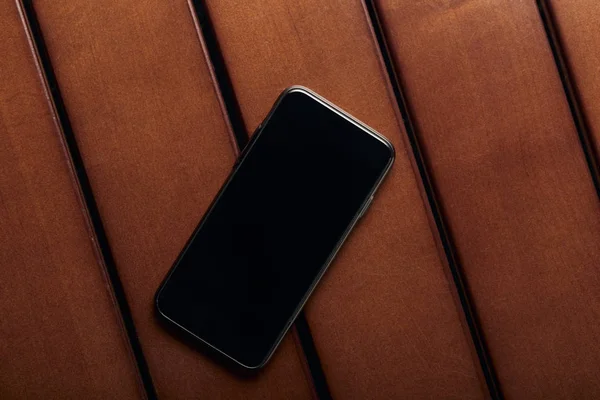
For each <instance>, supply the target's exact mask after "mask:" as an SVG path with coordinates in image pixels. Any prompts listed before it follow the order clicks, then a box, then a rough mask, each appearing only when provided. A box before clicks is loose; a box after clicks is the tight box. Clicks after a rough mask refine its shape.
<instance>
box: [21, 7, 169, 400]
mask: <svg viewBox="0 0 600 400" xmlns="http://www.w3.org/2000/svg"><path fill="white" fill-rule="evenodd" d="M23 9H24V11H25V16H26V18H27V23H28V25H29V29H30V30H31V34H32V37H33V41H34V44H35V47H36V49H37V52H38V54H39V61H40V63H41V66H42V69H43V72H44V76H45V78H46V81H47V84H48V87H49V89H50V94H51V96H52V100H53V102H54V104H55V107H56V114H57V118H58V122H59V124H60V126H61V127H62V133H63V136H64V139H65V143H66V144H67V148H68V151H69V154H70V156H71V162H72V163H73V166H74V167H75V174H76V176H77V180H78V182H79V186H80V188H81V191H82V193H83V199H84V202H85V206H86V208H87V211H88V213H89V215H90V219H91V223H92V227H93V229H94V233H95V236H96V239H97V240H98V246H99V248H100V251H101V253H102V258H103V259H104V264H105V265H106V271H107V274H108V277H109V279H110V283H111V285H112V289H113V293H114V295H115V299H116V302H117V305H118V307H119V311H120V314H121V317H122V319H123V324H124V327H125V331H126V334H127V338H128V339H129V344H130V346H131V349H132V352H133V355H134V357H135V362H136V364H137V367H138V370H139V373H140V377H141V380H142V384H143V386H144V389H145V391H146V396H147V398H148V399H151V400H153V399H156V398H157V395H156V390H155V388H154V384H153V382H152V376H151V375H150V369H149V368H148V363H147V362H146V358H145V356H144V353H143V351H142V346H141V344H140V341H139V338H138V335H137V332H136V329H135V325H134V322H133V317H132V315H131V309H130V307H129V304H128V303H127V299H126V296H125V290H124V289H123V284H122V282H121V279H120V277H119V274H118V271H117V268H116V264H115V260H114V257H113V255H112V251H111V249H110V246H109V243H108V238H107V236H106V231H105V230H104V225H103V223H102V219H101V217H100V213H99V211H98V206H97V204H96V200H95V198H94V195H93V192H92V187H91V185H90V182H89V179H88V176H87V173H86V171H85V166H84V163H83V159H82V157H81V153H80V151H79V148H78V146H77V141H76V139H75V135H74V133H73V128H72V126H71V121H70V120H69V116H68V114H67V111H66V108H65V105H64V101H63V98H62V95H61V93H60V89H59V86H58V82H57V80H56V75H55V73H54V69H53V67H52V63H51V61H50V56H49V54H48V49H47V48H46V44H45V42H44V37H43V35H42V32H41V29H40V25H39V22H38V19H37V17H36V14H35V10H34V9H33V4H32V2H31V0H24V1H23Z"/></svg>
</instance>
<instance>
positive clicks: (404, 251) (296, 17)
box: [207, 0, 483, 399]
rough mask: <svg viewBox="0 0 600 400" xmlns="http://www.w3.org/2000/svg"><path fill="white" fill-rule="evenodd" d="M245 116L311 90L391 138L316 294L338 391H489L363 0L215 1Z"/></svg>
mask: <svg viewBox="0 0 600 400" xmlns="http://www.w3.org/2000/svg"><path fill="white" fill-rule="evenodd" d="M207 3H208V9H209V15H210V18H211V21H212V22H213V24H214V27H215V31H216V34H217V37H218V41H219V44H220V47H221V49H222V51H223V56H224V59H225V62H226V65H227V69H228V72H229V74H230V76H231V80H232V84H233V86H234V90H235V93H236V96H237V98H238V99H239V101H240V105H241V110H242V113H243V117H244V120H245V122H246V124H247V126H248V128H251V129H250V130H252V129H253V128H254V127H255V126H256V125H257V124H258V123H259V122H260V121H261V119H262V118H263V117H264V116H265V114H266V113H267V111H268V110H269V107H270V106H271V104H272V102H273V101H274V100H275V98H276V97H277V95H278V93H279V92H280V91H281V90H282V89H284V88H285V87H287V86H290V85H293V84H301V85H305V86H307V87H309V88H311V89H314V90H315V91H317V92H318V93H320V94H322V95H323V96H325V97H327V98H329V99H330V100H332V101H333V102H335V103H337V104H339V105H340V106H341V107H343V108H345V109H346V110H348V111H349V112H351V113H352V114H354V115H356V116H357V117H358V118H360V119H361V120H363V121H365V122H366V123H368V124H370V125H371V126H373V127H374V128H376V129H377V130H379V131H380V132H382V133H383V134H385V135H386V136H387V137H388V138H390V139H391V140H392V142H393V144H394V146H395V147H396V149H397V160H396V163H395V165H394V168H393V169H392V172H391V174H390V176H389V178H388V179H387V181H386V182H385V183H384V185H383V187H382V188H381V189H380V192H379V194H378V195H377V196H376V199H375V201H374V202H373V205H372V206H371V208H370V210H369V212H368V213H367V215H366V216H365V218H364V220H363V221H362V222H361V223H360V225H359V226H358V227H357V229H356V231H355V232H354V233H353V234H352V235H351V237H350V239H349V240H348V242H347V243H346V245H345V246H344V248H343V249H342V251H341V252H340V254H339V255H338V258H337V260H336V261H335V262H334V264H333V265H332V266H331V268H330V270H329V271H328V272H327V274H326V275H325V277H324V279H323V280H322V282H321V284H320V287H319V288H317V290H316V292H315V294H314V298H313V299H311V300H310V301H309V303H308V305H307V309H306V315H307V319H308V322H309V324H310V329H311V331H312V333H313V337H314V341H315V344H316V347H317V350H318V353H319V356H320V359H321V362H322V365H323V368H324V372H325V374H326V378H327V380H328V383H329V386H330V389H331V391H332V394H333V397H334V398H341V399H348V398H357V399H365V398H369V399H373V398H382V399H388V398H398V397H402V398H429V397H431V398H480V397H482V396H483V395H482V391H481V386H480V383H479V381H478V377H477V372H476V367H475V366H474V362H473V358H472V356H471V353H470V350H469V344H468V340H467V336H466V335H465V333H464V331H463V329H462V327H461V323H460V317H459V313H458V311H457V308H456V306H455V303H454V301H453V298H452V294H451V290H450V287H449V286H450V285H449V283H448V281H447V279H446V277H445V274H444V270H443V269H444V265H443V262H442V261H441V260H440V255H439V253H438V251H437V249H436V244H435V241H434V237H433V235H432V232H431V230H430V226H429V223H428V219H427V212H426V209H425V207H424V204H423V202H422V199H421V197H420V193H419V188H418V185H417V180H416V179H415V175H414V174H413V171H412V169H411V164H410V160H409V158H408V156H407V154H406V152H405V148H404V145H403V144H402V140H401V135H403V134H404V133H403V131H402V128H401V127H400V126H399V124H398V121H397V120H396V117H395V113H394V105H393V101H392V100H391V98H390V96H389V95H388V87H387V81H386V79H385V74H384V73H383V71H382V69H381V66H380V61H379V58H378V57H379V54H378V52H377V47H376V44H375V42H374V40H373V38H372V36H371V32H370V28H369V25H368V23H367V19H366V15H365V13H364V10H363V7H362V5H361V3H360V2H359V1H338V2H333V3H331V2H325V3H324V2H321V1H313V0H302V1H283V2H282V1H280V0H277V1H275V0H271V1H261V2H244V3H240V2H235V1H223V0H215V1H208V2H207Z"/></svg>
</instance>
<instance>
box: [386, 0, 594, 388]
mask: <svg viewBox="0 0 600 400" xmlns="http://www.w3.org/2000/svg"><path fill="white" fill-rule="evenodd" d="M377 5H378V7H379V11H380V15H381V17H382V19H383V23H384V25H385V28H386V33H387V38H388V43H389V45H390V48H391V50H392V52H393V55H394V59H395V63H396V66H397V72H398V74H399V75H400V77H401V80H402V82H403V84H404V87H405V91H406V95H407V98H408V102H409V103H410V104H409V105H410V107H411V109H412V114H413V116H414V122H415V124H416V128H417V135H418V137H419V140H420V142H421V146H422V150H423V152H424V154H425V157H426V159H427V160H428V164H429V169H430V172H431V175H432V177H433V180H434V183H435V186H436V187H437V190H438V194H439V200H440V204H441V206H442V208H443V212H444V214H445V215H446V217H447V222H448V225H449V229H450V231H451V234H452V236H453V238H454V241H455V244H456V247H457V253H458V257H459V259H460V260H461V262H462V267H463V269H464V272H465V274H466V277H467V281H468V282H467V283H468V285H469V287H470V290H471V292H472V296H473V299H474V303H475V306H476V310H477V312H478V313H479V316H480V320H481V326H482V329H483V332H484V335H485V338H486V340H487V343H488V345H489V348H490V352H491V357H492V359H493V362H494V364H495V367H496V371H497V374H498V376H499V380H500V384H501V386H502V389H503V391H504V394H505V396H506V397H507V398H524V399H535V398H543V399H549V398H595V397H598V395H599V394H600V379H599V374H598V371H600V368H599V367H600V323H599V322H600V297H598V293H600V279H599V275H598V266H599V265H600V204H599V201H598V197H597V195H596V193H595V190H594V187H593V183H592V180H591V176H590V173H589V170H588V168H587V165H586V162H585V159H584V155H583V152H582V149H581V147H580V144H579V140H578V137H577V132H576V130H575V127H574V124H573V120H572V119H571V115H570V113H569V108H568V104H567V101H566V98H565V96H564V92H563V89H562V86H561V82H560V78H559V75H558V72H557V68H556V65H555V63H554V60H553V56H552V52H551V49H550V47H549V43H548V41H547V38H546V35H545V32H544V27H543V24H542V23H541V19H540V15H539V13H538V10H537V8H536V5H535V2H533V1H514V2H512V1H511V2H490V1H484V0H473V1H463V2H436V3H434V2H415V1H412V0H394V1H391V0H380V1H377Z"/></svg>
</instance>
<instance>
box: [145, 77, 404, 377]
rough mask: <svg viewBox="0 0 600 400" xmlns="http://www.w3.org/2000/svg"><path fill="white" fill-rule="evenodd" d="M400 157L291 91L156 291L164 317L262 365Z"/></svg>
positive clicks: (365, 130) (326, 106) (253, 365)
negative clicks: (395, 159)
mask: <svg viewBox="0 0 600 400" xmlns="http://www.w3.org/2000/svg"><path fill="white" fill-rule="evenodd" d="M393 161H394V149H393V147H392V145H391V144H390V143H389V142H388V141H387V140H386V139H385V138H384V137H383V136H381V135H379V134H378V133H376V132H375V131H373V130H372V129H370V128H369V127H367V126H365V125H364V124H362V123H360V122H359V121H357V120H356V119H354V118H352V117H351V116H350V115H348V114H347V113H345V112H343V111H342V110H340V109H339V108H337V107H336V106H334V105H333V104H331V103H329V102H328V101H326V100H325V99H323V98H321V97H320V96H318V95H317V94H315V93H314V92H312V91H310V90H308V89H306V88H304V87H299V86H294V87H291V88H288V89H286V90H285V91H284V92H283V93H282V94H281V95H280V96H279V98H278V99H277V101H276V103H275V105H274V106H273V108H272V109H271V111H270V112H269V114H268V116H267V117H266V118H265V120H264V121H263V122H262V123H261V124H260V126H259V128H258V129H257V131H256V132H255V134H254V136H253V137H252V139H251V140H250V142H249V143H248V145H247V146H246V147H245V148H244V150H243V152H242V153H241V155H240V156H239V158H238V160H237V162H236V164H235V166H234V168H233V170H232V172H231V174H230V175H229V177H228V178H227V180H226V182H225V183H224V185H223V187H222V188H221V190H220V191H219V193H218V194H217V196H216V198H215V199H214V200H213V202H212V204H211V206H210V207H209V209H208V211H207V212H206V214H205V215H204V217H203V218H202V220H201V221H200V224H199V225H198V227H197V228H196V230H195V231H194V233H193V234H192V236H191V238H190V240H189V241H188V243H187V244H186V246H185V248H184V249H183V251H182V252H181V254H180V255H179V257H178V258H177V260H176V261H175V264H174V266H173V268H172V269H171V271H170V272H169V274H168V275H167V277H166V278H165V280H164V282H163V284H162V285H161V287H160V288H159V290H158V292H157V294H156V299H155V302H156V309H157V311H158V314H159V316H160V317H161V318H163V319H164V320H165V321H167V322H168V323H169V324H172V325H175V326H176V327H177V328H179V329H180V330H183V331H185V332H186V333H187V334H188V336H191V337H192V338H194V339H195V340H196V342H199V343H201V344H203V345H205V346H208V347H209V350H212V352H213V353H214V352H216V353H218V354H220V355H222V356H225V357H226V359H229V360H230V361H233V362H234V364H235V365H237V366H239V367H242V368H243V369H257V368H260V367H262V366H264V365H265V364H266V363H267V361H268V360H269V358H270V357H271V355H272V354H273V352H274V351H275V349H276V348H277V346H278V344H279V343H280V342H281V340H282V339H283V337H284V335H285V334H286V332H287V331H288V329H289V328H290V326H291V325H292V323H293V322H294V320H295V318H296V316H297V315H298V313H299V312H300V310H301V309H302V306H303V305H304V303H305V302H306V300H307V298H308V297H309V295H310V294H311V292H312V291H313V289H314V288H315V286H316V284H317V282H318V281H319V279H320V278H321V276H322V275H323V273H324V272H325V270H326V269H327V266H328V265H329V264H330V262H331V260H332V259H333V257H334V256H335V254H336V253H337V251H338V249H339V248H340V246H341V245H342V242H343V241H344V239H345V238H346V237H347V236H348V234H349V232H350V230H351V229H352V227H353V226H354V225H355V223H356V222H357V221H358V219H359V218H360V217H361V216H362V214H363V213H364V212H365V210H366V209H367V207H368V206H369V204H370V202H371V200H373V195H374V193H375V191H376V189H377V187H378V186H379V185H380V183H381V182H382V180H383V178H384V176H385V175H386V173H387V172H388V171H389V169H390V168H391V166H392V163H393Z"/></svg>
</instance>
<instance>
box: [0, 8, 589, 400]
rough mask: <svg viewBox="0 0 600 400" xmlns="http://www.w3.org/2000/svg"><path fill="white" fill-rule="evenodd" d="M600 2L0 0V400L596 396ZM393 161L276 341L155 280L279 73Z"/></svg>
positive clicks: (281, 83)
mask: <svg viewBox="0 0 600 400" xmlns="http://www.w3.org/2000/svg"><path fill="white" fill-rule="evenodd" d="M599 26H600V2H598V1H594V0H547V1H534V0H514V1H512V0H511V1H501V0H495V1H489V0H471V1H455V0H438V1H422V0H419V1H416V0H376V1H374V2H373V3H371V2H367V3H366V4H365V3H361V2H360V1H349V0H337V1H327V2H323V1H316V0H296V1H291V0H285V1H282V0H262V1H247V2H239V1H231V0H205V1H192V0H190V1H189V2H186V1H185V0H170V1H165V0H147V1H143V2H142V1H133V0H103V1H74V0H34V1H29V0H27V1H23V2H20V1H16V2H15V1H11V0H2V1H0V32H2V35H3V40H2V41H0V54H1V57H0V74H1V75H0V282H2V289H1V290H0V316H1V319H0V398H3V399H5V398H6V399H8V398H78V399H81V398H85V399H91V398H99V399H106V398H118V399H126V398H144V397H148V398H156V397H158V398H161V399H162V398H176V399H185V398H206V399H218V398H223V399H232V398H240V399H241V398H244V399H259V398H260V399H264V398H269V399H307V398H322V399H326V398H330V397H333V398H337V399H392V398H410V399H413V398H449V399H450V398H456V399H465V398H478V399H479V398H502V397H505V398H510V399H512V398H514V399H555V398H556V399H558V398H598V397H600V374H599V372H598V371H600V202H599V194H600V191H599V190H600V185H599V173H598V172H599V170H598V154H599V153H600V73H599V71H600V29H599ZM293 84H300V85H305V86H307V87H309V88H311V89H313V90H315V91H317V92H318V93H320V94H321V95H323V96H325V97H327V98H328V99H330V100H331V101H333V102H335V103H337V104H338V105H340V106H341V107H342V108H344V109H346V110H347V111H349V112H350V113H352V114H353V115H355V116H356V117H358V118H359V119H361V120H363V121H364V122H366V123H367V124H369V125H371V126H373V127H374V128H375V129H377V130H378V131H379V132H381V133H382V134H384V135H385V136H386V137H388V138H389V139H390V140H391V141H392V142H393V144H394V146H395V147H396V152H397V161H396V163H395V165H394V168H393V170H392V172H391V174H390V176H389V179H387V180H386V182H385V184H384V185H383V186H382V188H381V189H380V194H379V195H378V198H377V200H376V201H375V202H374V204H373V205H372V207H371V209H370V211H369V213H368V214H367V215H366V216H365V218H364V219H363V221H362V222H361V223H360V224H359V226H358V227H357V229H356V231H355V232H354V233H353V234H352V235H351V237H350V238H349V240H348V242H347V244H346V245H345V246H344V248H343V249H342V251H341V252H340V254H339V255H338V257H337V259H336V261H335V263H334V264H333V265H332V266H331V268H330V270H329V271H328V272H327V274H326V276H325V278H324V279H323V281H322V284H321V285H320V287H319V288H318V289H317V291H316V293H315V295H314V296H313V298H312V299H311V300H310V301H309V303H308V304H307V306H306V308H305V312H304V313H303V315H302V316H301V317H300V320H299V322H298V324H297V328H294V329H293V330H292V332H291V333H290V334H289V335H288V336H287V337H286V339H285V340H284V341H283V343H282V345H281V347H280V349H279V350H278V351H277V353H276V354H275V356H274V358H273V360H272V361H271V362H270V363H269V365H268V366H267V367H266V368H265V370H264V371H263V372H261V373H260V374H259V375H257V376H253V377H245V378H242V377H238V376H235V375H233V374H232V373H230V372H228V371H226V370H224V369H223V368H222V367H220V366H219V365H217V364H216V363H214V362H213V361H211V360H209V359H207V358H206V357H205V356H204V355H202V354H201V353H199V352H197V351H194V350H193V349H191V348H190V347H188V346H187V345H186V344H184V343H182V342H180V341H179V340H178V339H176V338H174V337H173V336H171V335H170V334H169V333H167V332H166V331H164V330H163V329H162V328H161V327H160V326H159V325H158V323H157V321H156V319H155V316H154V314H153V305H152V298H153V294H154V291H155V290H156V288H157V287H158V285H159V283H160V281H161V280H162V278H163V277H164V275H165V273H166V272H167V270H168V269H169V268H170V266H171V264H172V262H173V260H174V258H175V257H176V255H177V253H178V252H179V250H180V249H181V247H182V246H183V244H184V243H185V241H186V239H187V237H188V236H189V234H190V233H191V231H192V230H193V228H194V227H195V225H196V223H197V222H198V220H199V218H200V217H201V215H202V214H203V212H204V210H205V209H206V207H207V206H208V204H209V202H210V200H211V199H212V197H213V196H214V195H215V193H216V191H217V190H218V188H219V186H220V184H221V182H222V181H223V180H224V178H225V177H226V175H227V174H228V172H229V170H230V168H231V166H232V164H233V162H234V160H235V157H236V155H237V154H238V152H239V149H240V147H242V146H243V145H244V144H245V142H246V141H247V135H248V134H249V133H250V132H253V130H254V128H255V127H256V126H257V125H258V124H259V122H260V121H261V119H262V118H263V117H264V116H265V114H266V112H267V111H268V109H269V108H270V106H271V104H272V103H273V101H274V100H275V98H276V97H277V95H278V93H279V92H280V91H281V90H283V89H284V88H285V87H287V86H290V85H293Z"/></svg>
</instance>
